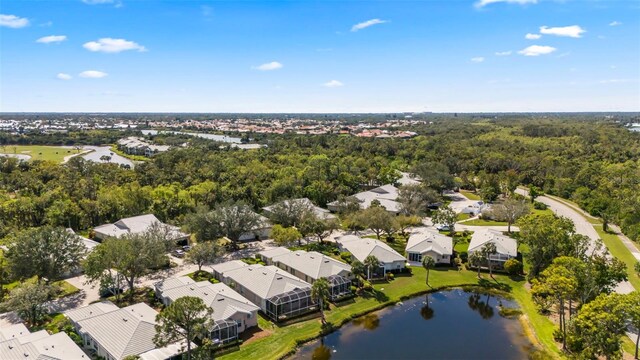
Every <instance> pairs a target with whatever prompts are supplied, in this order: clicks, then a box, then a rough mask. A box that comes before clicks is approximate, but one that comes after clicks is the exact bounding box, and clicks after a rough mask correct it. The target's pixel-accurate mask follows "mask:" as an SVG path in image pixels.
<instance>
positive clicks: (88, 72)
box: [78, 70, 109, 79]
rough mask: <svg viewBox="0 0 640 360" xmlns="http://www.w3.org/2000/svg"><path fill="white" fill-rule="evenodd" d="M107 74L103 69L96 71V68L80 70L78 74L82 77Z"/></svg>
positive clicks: (104, 75) (91, 77)
mask: <svg viewBox="0 0 640 360" xmlns="http://www.w3.org/2000/svg"><path fill="white" fill-rule="evenodd" d="M107 75H109V74H107V73H106V72H103V71H98V70H86V71H83V72H81V73H80V74H79V75H78V76H80V77H82V78H87V79H100V78H103V77H106V76H107Z"/></svg>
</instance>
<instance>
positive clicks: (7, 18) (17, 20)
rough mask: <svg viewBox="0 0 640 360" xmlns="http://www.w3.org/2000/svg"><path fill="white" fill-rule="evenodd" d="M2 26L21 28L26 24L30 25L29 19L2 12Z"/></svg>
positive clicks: (0, 22)
mask: <svg viewBox="0 0 640 360" xmlns="http://www.w3.org/2000/svg"><path fill="white" fill-rule="evenodd" d="M0 26H6V27H10V28H13V29H19V28H23V27H25V26H29V19H27V18H21V17H18V16H15V15H5V14H0Z"/></svg>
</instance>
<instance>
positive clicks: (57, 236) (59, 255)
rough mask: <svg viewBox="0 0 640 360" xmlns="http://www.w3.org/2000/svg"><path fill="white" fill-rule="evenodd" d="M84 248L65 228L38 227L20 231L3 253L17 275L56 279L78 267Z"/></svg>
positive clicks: (24, 277)
mask: <svg viewBox="0 0 640 360" xmlns="http://www.w3.org/2000/svg"><path fill="white" fill-rule="evenodd" d="M85 253H86V248H85V246H84V244H83V242H82V240H81V239H80V237H78V236H77V235H76V234H74V233H71V232H68V231H67V230H65V229H64V228H61V227H58V228H52V227H48V226H45V227H41V228H34V229H29V230H25V231H23V232H21V233H19V234H18V235H17V236H16V237H15V239H14V241H13V242H12V244H11V245H10V247H9V250H8V251H7V253H6V257H7V261H8V263H9V269H10V271H11V274H12V275H13V276H14V277H16V278H19V279H26V278H30V277H32V276H37V277H38V281H42V280H43V279H46V281H47V282H48V281H55V280H59V279H61V278H62V276H63V275H64V274H66V273H68V272H71V271H72V270H75V269H78V268H79V267H80V262H81V261H82V258H83V257H84V255H85Z"/></svg>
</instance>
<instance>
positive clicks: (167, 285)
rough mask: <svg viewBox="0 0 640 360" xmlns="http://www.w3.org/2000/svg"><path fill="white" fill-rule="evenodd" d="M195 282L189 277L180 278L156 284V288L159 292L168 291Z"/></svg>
mask: <svg viewBox="0 0 640 360" xmlns="http://www.w3.org/2000/svg"><path fill="white" fill-rule="evenodd" d="M195 283H196V282H195V280H193V279H192V278H190V277H188V276H180V277H175V278H169V279H166V280H163V281H160V282H157V283H156V284H155V287H156V289H157V290H158V291H167V290H171V289H174V288H177V287H181V286H185V285H190V284H195Z"/></svg>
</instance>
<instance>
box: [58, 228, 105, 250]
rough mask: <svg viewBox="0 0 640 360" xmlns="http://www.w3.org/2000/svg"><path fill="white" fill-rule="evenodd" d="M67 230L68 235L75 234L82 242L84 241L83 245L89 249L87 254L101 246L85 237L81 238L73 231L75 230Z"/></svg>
mask: <svg viewBox="0 0 640 360" xmlns="http://www.w3.org/2000/svg"><path fill="white" fill-rule="evenodd" d="M66 230H67V232H68V233H70V234H73V235H75V236H77V237H79V238H80V240H82V243H83V244H84V247H85V248H86V249H87V254H88V253H90V252H91V251H93V249H94V248H95V247H96V246H98V245H99V244H100V243H99V242H97V241H93V240H91V239H87V238H86V237H84V236H80V235H78V234H76V232H75V231H73V229H71V228H67V229H66Z"/></svg>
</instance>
